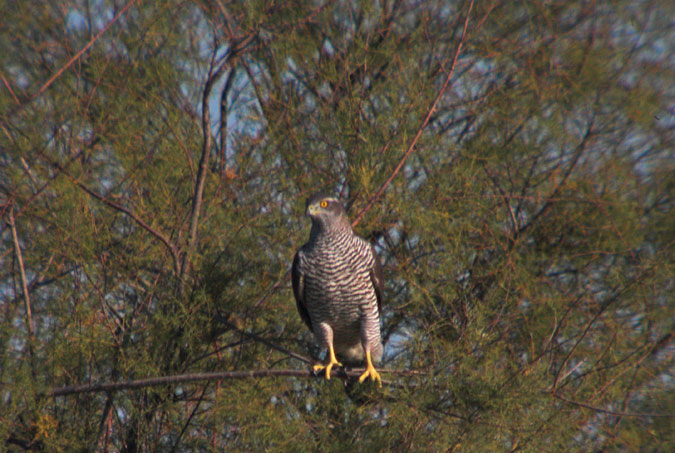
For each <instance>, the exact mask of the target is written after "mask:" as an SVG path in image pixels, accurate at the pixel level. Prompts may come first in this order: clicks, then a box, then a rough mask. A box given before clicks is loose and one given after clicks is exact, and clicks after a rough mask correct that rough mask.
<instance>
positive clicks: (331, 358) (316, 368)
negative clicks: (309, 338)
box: [314, 342, 342, 379]
mask: <svg viewBox="0 0 675 453" xmlns="http://www.w3.org/2000/svg"><path fill="white" fill-rule="evenodd" d="M328 359H329V362H328V364H326V365H322V364H320V363H317V364H316V365H314V372H315V373H318V372H319V371H321V370H324V369H325V370H326V379H330V370H331V368H333V365H337V366H342V364H341V363H340V362H338V360H337V357H335V349H333V342H330V343H328Z"/></svg>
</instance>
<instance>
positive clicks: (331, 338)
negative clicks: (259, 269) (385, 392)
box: [291, 193, 383, 385]
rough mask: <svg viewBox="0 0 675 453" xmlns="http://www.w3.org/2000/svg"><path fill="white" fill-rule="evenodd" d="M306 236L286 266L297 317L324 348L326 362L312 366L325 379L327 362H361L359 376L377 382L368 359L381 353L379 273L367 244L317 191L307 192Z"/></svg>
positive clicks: (339, 208)
mask: <svg viewBox="0 0 675 453" xmlns="http://www.w3.org/2000/svg"><path fill="white" fill-rule="evenodd" d="M306 214H307V215H308V216H309V218H310V219H311V220H312V229H311V231H310V234H309V241H308V242H307V243H306V244H305V245H303V246H302V247H301V248H300V249H299V250H298V252H297V253H296V254H295V258H294V259H293V268H292V270H291V275H292V280H293V294H294V295H295V301H296V304H297V307H298V312H300V317H301V318H302V320H303V321H304V322H305V324H307V326H308V327H309V329H310V330H311V331H312V332H313V333H314V336H315V338H316V340H317V342H318V343H319V344H320V345H321V346H322V347H325V348H327V349H328V363H327V364H325V365H323V364H317V365H315V366H314V371H315V372H320V371H325V373H326V379H330V372H331V368H332V367H333V366H334V365H337V366H342V364H341V363H340V362H339V361H338V357H339V358H340V360H342V361H344V362H345V363H347V364H355V363H363V361H364V360H365V364H366V371H365V372H364V373H363V374H362V375H361V376H360V377H359V382H363V381H365V380H366V379H367V378H369V377H370V378H371V379H372V380H373V381H377V383H378V384H379V385H382V379H381V378H380V374H379V373H378V372H377V370H376V369H375V366H374V365H373V362H377V361H379V360H380V359H381V358H382V352H383V347H382V340H381V337H380V309H381V304H382V288H383V276H382V266H381V264H380V260H379V258H378V257H377V254H376V253H375V249H374V248H373V246H372V245H371V244H370V243H368V242H366V241H365V240H363V239H362V238H360V237H359V236H357V235H356V234H355V233H354V231H353V230H352V226H351V224H350V223H349V219H348V218H347V214H346V213H345V210H344V207H343V206H342V204H341V203H340V201H339V200H338V199H336V198H334V197H331V196H329V195H326V194H323V193H320V194H316V195H314V196H312V197H310V198H309V199H308V200H307V204H306Z"/></svg>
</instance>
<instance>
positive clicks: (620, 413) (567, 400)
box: [551, 393, 675, 418]
mask: <svg viewBox="0 0 675 453" xmlns="http://www.w3.org/2000/svg"><path fill="white" fill-rule="evenodd" d="M551 395H552V396H553V397H554V398H557V399H559V400H560V401H564V402H565V403H568V404H573V405H575V406H579V407H583V408H586V409H590V410H592V411H595V412H602V413H603V414H608V415H615V416H617V417H665V418H675V414H659V413H656V414H651V413H648V414H641V413H634V412H618V411H610V410H607V409H601V408H599V407H595V406H591V405H590V404H586V403H582V402H580V401H574V400H571V399H568V398H565V397H564V396H562V395H559V394H557V393H552V394H551Z"/></svg>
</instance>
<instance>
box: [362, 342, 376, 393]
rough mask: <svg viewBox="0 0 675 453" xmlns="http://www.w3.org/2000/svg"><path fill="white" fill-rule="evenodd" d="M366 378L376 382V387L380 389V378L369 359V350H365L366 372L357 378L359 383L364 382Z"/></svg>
mask: <svg viewBox="0 0 675 453" xmlns="http://www.w3.org/2000/svg"><path fill="white" fill-rule="evenodd" d="M368 377H370V379H372V380H373V381H377V384H378V386H380V387H382V378H381V377H380V373H378V372H377V370H376V369H375V367H374V366H373V360H372V359H371V358H370V349H366V371H364V373H363V374H362V375H361V376H359V383H361V382H363V381H365V380H366V379H368Z"/></svg>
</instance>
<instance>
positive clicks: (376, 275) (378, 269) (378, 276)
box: [370, 244, 384, 313]
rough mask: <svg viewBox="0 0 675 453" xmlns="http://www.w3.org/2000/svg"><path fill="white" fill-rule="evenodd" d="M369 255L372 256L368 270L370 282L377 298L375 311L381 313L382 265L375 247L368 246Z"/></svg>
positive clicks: (382, 290)
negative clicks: (371, 265) (371, 264)
mask: <svg viewBox="0 0 675 453" xmlns="http://www.w3.org/2000/svg"><path fill="white" fill-rule="evenodd" d="M370 253H372V254H373V267H372V268H371V269H370V281H371V282H373V287H374V288H375V296H377V311H379V312H380V313H382V293H383V292H384V274H383V272H382V264H381V263H380V257H378V256H377V253H376V252H375V247H373V245H372V244H371V245H370Z"/></svg>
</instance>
